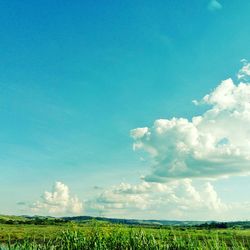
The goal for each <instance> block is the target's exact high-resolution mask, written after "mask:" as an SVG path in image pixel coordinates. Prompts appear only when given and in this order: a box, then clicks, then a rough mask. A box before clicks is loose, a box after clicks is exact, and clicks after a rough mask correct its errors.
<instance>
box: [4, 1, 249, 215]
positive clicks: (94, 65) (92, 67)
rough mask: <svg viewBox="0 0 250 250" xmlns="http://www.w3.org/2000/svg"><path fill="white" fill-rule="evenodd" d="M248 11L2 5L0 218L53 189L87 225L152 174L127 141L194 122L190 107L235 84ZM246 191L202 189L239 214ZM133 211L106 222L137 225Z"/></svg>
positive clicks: (244, 4) (228, 4)
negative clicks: (165, 123)
mask: <svg viewBox="0 0 250 250" xmlns="http://www.w3.org/2000/svg"><path fill="white" fill-rule="evenodd" d="M249 10H250V2H249V1H247V0H242V1H240V2H239V1H234V0H232V1H222V0H221V1H215V0H214V1H207V0H203V1H201V0H193V1H155V2H152V1H95V2H93V1H88V0H86V1H73V2H68V1H11V2H10V1H2V2H1V3H0V23H1V25H0V34H1V39H0V43H1V46H0V50H1V51H0V55H1V56H0V60H1V63H0V90H1V91H0V114H1V122H0V152H1V154H0V170H1V175H0V197H1V202H0V213H10V214H22V213H29V212H30V213H32V211H30V210H29V208H30V207H32V206H33V205H32V204H33V203H34V202H35V201H36V200H39V199H40V196H41V194H42V193H43V191H45V190H50V189H51V186H52V184H53V183H55V182H56V181H60V183H64V184H65V185H67V186H68V187H69V188H70V191H71V192H72V193H74V194H76V195H77V197H79V200H81V201H83V202H84V204H86V205H84V207H85V208H86V209H84V211H85V212H83V213H93V214H94V215H95V214H96V213H97V212H93V211H94V209H93V208H92V207H93V206H92V207H91V206H90V205H88V204H93V203H94V201H93V200H95V202H96V200H97V201H100V199H99V200H98V198H95V199H94V198H92V197H93V196H98V194H97V192H101V193H105V192H106V191H105V190H106V189H109V188H110V187H113V186H114V185H120V183H121V182H126V183H130V184H131V185H135V184H136V183H138V182H140V181H141V180H140V178H141V176H144V175H147V173H148V172H150V167H151V165H152V164H151V162H150V160H142V156H141V154H140V153H138V152H134V151H133V147H132V146H133V143H134V141H133V139H132V138H131V137H130V131H131V130H132V129H134V128H139V127H151V126H152V124H153V123H154V121H155V120H157V119H160V118H165V119H171V118H172V117H185V118H188V119H191V118H192V117H193V116H195V115H200V114H203V113H204V111H205V110H206V109H207V107H206V106H205V107H204V106H195V105H193V103H192V100H194V99H197V100H200V99H202V97H203V96H205V95H206V94H208V93H210V92H211V91H212V90H213V89H214V88H215V87H216V86H218V84H219V83H220V82H221V81H222V80H224V79H227V78H229V77H231V78H232V79H233V80H236V79H237V72H238V70H239V69H240V68H241V67H242V63H241V62H240V61H241V59H242V58H246V59H249V52H250V43H249V41H250V33H249V28H248V23H249V21H250V17H249ZM210 104H211V103H210ZM235 129H236V130H237V129H238V127H236V128H235ZM143 157H144V156H143ZM203 182H204V181H203V180H197V183H195V185H197V186H198V187H200V186H202V183H203ZM248 183H249V178H248V177H238V176H232V177H230V178H229V179H222V180H218V181H214V182H213V183H212V184H213V187H214V189H216V191H217V193H218V195H220V197H221V199H222V200H223V199H224V200H225V202H227V201H228V202H248V201H247V200H246V199H247V197H246V196H244V194H242V195H240V196H239V192H240V191H242V190H244V191H246V190H249V187H250V186H249V184H248ZM62 185H63V184H62ZM62 185H61V186H60V185H58V186H55V187H54V188H55V189H54V191H55V190H57V189H56V188H59V189H60V188H61V187H62ZM150 185H151V184H150ZM185 185H190V183H188V184H185ZM185 185H184V186H185ZM93 187H96V188H93ZM186 188H187V187H186ZM208 188H209V187H208ZM98 190H99V191H98ZM228 190H230V196H229V191H228ZM55 192H56V191H55ZM43 198H44V197H43ZM17 202H22V203H23V204H26V207H25V208H23V207H22V208H20V206H19V205H18V204H17ZM27 204H28V205H27ZM87 206H90V207H91V208H89V209H88V208H87ZM46 209H47V208H46ZM164 209H165V208H161V209H160V211H159V213H158V211H156V212H155V213H152V217H157V218H164V213H163V212H164ZM132 210H133V211H132ZM135 210H136V208H134V209H131V210H129V211H126V212H124V211H122V212H121V214H119V213H117V216H120V217H121V216H123V215H124V216H125V217H146V215H145V216H144V215H143V212H141V211H140V213H139V212H138V213H137V210H136V211H135ZM46 211H48V210H46ZM46 211H45V212H44V211H43V213H45V214H46V213H47V212H46ZM105 211H106V210H105ZM35 212H39V211H35ZM110 213H111V214H112V213H113V214H114V215H116V213H115V212H113V210H112V211H111V210H110ZM106 214H107V215H109V213H106ZM106 214H105V213H104V215H106ZM138 214H140V215H138ZM232 214H233V212H232ZM178 216H179V214H173V217H175V218H179V217H178ZM185 216H186V217H185ZM218 216H219V215H218ZM234 216H235V217H237V216H238V215H237V214H236V215H234ZM244 216H246V217H247V216H248V218H249V219H250V217H249V216H250V215H249V214H248V215H247V214H246V215H245V214H244ZM184 217H185V218H193V217H192V213H190V214H188V215H184ZM200 218H207V217H206V213H205V212H204V213H201V215H200Z"/></svg>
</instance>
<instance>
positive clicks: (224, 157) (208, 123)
mask: <svg viewBox="0 0 250 250" xmlns="http://www.w3.org/2000/svg"><path fill="white" fill-rule="evenodd" d="M248 67H249V66H248V64H247V65H244V67H243V68H242V69H241V70H240V71H239V78H240V79H242V78H244V79H246V76H247V75H248V73H249V71H248ZM195 103H196V104H201V103H202V104H207V105H209V107H210V108H209V109H208V110H207V111H206V112H205V113H204V114H202V115H200V116H195V117H193V118H192V119H191V120H188V119H186V118H172V119H159V120H156V121H155V122H154V124H153V126H152V127H150V128H149V127H144V128H137V129H134V130H132V131H131V136H132V138H133V139H134V149H135V150H142V151H144V152H146V153H147V154H148V155H149V156H150V158H151V164H152V165H153V170H152V172H151V173H150V174H149V175H147V176H146V177H145V180H147V181H155V182H166V181H169V180H172V179H180V178H195V177H196V178H204V177H206V178H207V177H209V178H211V177H212V178H219V177H223V176H224V177H225V176H229V175H236V174H242V175H247V174H249V172H250V84H249V83H247V82H240V83H239V84H238V85H235V84H234V83H233V81H232V79H227V80H225V81H223V82H222V83H221V84H220V85H219V86H218V87H217V88H216V89H214V90H213V91H212V92H211V93H209V94H208V95H206V96H204V98H203V99H202V100H201V101H200V102H197V101H196V102H195Z"/></svg>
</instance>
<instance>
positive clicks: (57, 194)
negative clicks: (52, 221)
mask: <svg viewBox="0 0 250 250" xmlns="http://www.w3.org/2000/svg"><path fill="white" fill-rule="evenodd" d="M30 208H31V210H32V212H35V213H39V214H53V215H67V214H80V213H81V212H82V209H83V204H82V202H80V201H79V199H78V197H77V196H73V197H72V196H71V195H70V191H69V188H68V186H66V185H65V184H63V183H62V182H56V183H55V185H54V186H53V189H52V192H48V191H45V192H44V194H43V195H42V196H41V200H40V201H36V202H35V203H33V204H32V205H31V206H30Z"/></svg>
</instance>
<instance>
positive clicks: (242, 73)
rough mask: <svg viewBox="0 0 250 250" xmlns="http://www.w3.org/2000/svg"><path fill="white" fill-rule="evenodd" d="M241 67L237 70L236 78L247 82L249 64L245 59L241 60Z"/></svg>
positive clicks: (249, 73) (249, 75) (249, 71)
mask: <svg viewBox="0 0 250 250" xmlns="http://www.w3.org/2000/svg"><path fill="white" fill-rule="evenodd" d="M241 62H242V63H243V67H242V68H241V69H240V70H239V72H238V74H237V77H238V79H239V80H241V81H248V80H249V77H250V63H248V61H247V60H246V59H242V60H241Z"/></svg>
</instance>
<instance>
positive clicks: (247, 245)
mask: <svg viewBox="0 0 250 250" xmlns="http://www.w3.org/2000/svg"><path fill="white" fill-rule="evenodd" d="M0 242H1V243H0V249H1V250H7V249H8V250H10V249H13V250H24V249H28V250H47V249H48V250H56V249H62V250H64V249H65V250H66V249H67V250H70V249H72V250H80V249H83V250H85V249H86V250H91V249H95V250H104V249H105V250H108V249H117V250H118V249H121V250H122V249H127V250H132V249H138V250H139V249H141V250H144V249H145V250H147V249H148V250H151V249H152V250H154V249H157V250H161V249H162V250H163V249H166V250H167V249H176V250H178V249H192V250H196V249H197V250H198V249H215V250H217V249H218V250H223V249H236V250H237V249H242V250H243V249H250V230H249V229H237V228H227V229H205V228H197V227H170V226H166V227H162V226H157V225H153V226H152V225H122V224H112V223H109V222H99V221H94V220H93V221H87V222H84V223H75V222H73V223H72V222H67V223H57V224H55V225H52V224H51V225H35V224H22V223H20V222H19V223H17V224H0Z"/></svg>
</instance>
